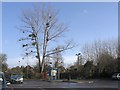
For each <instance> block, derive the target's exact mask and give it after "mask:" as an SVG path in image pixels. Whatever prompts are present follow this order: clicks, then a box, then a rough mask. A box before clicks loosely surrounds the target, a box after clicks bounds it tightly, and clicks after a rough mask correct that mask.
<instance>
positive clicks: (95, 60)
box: [68, 40, 120, 79]
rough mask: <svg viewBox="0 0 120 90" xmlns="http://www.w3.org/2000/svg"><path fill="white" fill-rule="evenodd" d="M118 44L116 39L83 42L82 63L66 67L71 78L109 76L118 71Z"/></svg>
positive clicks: (119, 49)
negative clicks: (90, 42)
mask: <svg viewBox="0 0 120 90" xmlns="http://www.w3.org/2000/svg"><path fill="white" fill-rule="evenodd" d="M119 47H120V45H119V44H118V41H117V40H106V41H105V40H104V41H100V40H99V41H95V42H94V43H92V44H85V45H84V47H83V51H82V58H81V61H82V64H79V65H78V64H76V63H75V64H74V65H72V66H70V67H69V68H68V72H69V73H70V75H71V78H72V79H84V78H111V76H112V75H113V74H114V73H116V72H120V68H119V66H120V60H119V53H120V48H119Z"/></svg>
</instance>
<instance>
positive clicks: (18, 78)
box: [11, 75, 23, 84]
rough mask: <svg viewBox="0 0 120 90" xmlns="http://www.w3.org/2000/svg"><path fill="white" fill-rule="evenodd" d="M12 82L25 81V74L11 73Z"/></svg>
mask: <svg viewBox="0 0 120 90" xmlns="http://www.w3.org/2000/svg"><path fill="white" fill-rule="evenodd" d="M11 83H20V84H22V83H23V75H11Z"/></svg>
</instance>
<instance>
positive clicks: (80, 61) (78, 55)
mask: <svg viewBox="0 0 120 90" xmlns="http://www.w3.org/2000/svg"><path fill="white" fill-rule="evenodd" d="M76 56H77V65H82V56H81V53H78V54H76Z"/></svg>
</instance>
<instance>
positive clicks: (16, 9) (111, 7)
mask: <svg viewBox="0 0 120 90" xmlns="http://www.w3.org/2000/svg"><path fill="white" fill-rule="evenodd" d="M47 4H48V5H49V4H50V5H51V6H52V7H53V8H55V9H56V10H57V9H58V10H60V12H59V20H60V21H61V22H63V23H65V24H66V25H67V24H68V25H69V31H68V32H67V33H65V39H67V40H69V39H73V40H74V42H76V43H78V44H79V46H78V47H76V48H74V49H72V50H69V51H68V52H66V53H65V54H64V55H63V56H64V57H65V62H66V63H67V62H68V61H70V62H74V61H75V60H76V56H75V54H76V53H78V52H80V51H81V48H82V46H83V45H84V44H85V43H91V42H93V41H95V40H108V39H112V38H117V37H118V6H117V2H116V3H113V2H108V3H105V2H103V3H100V2H99V3H97V2H96V3H94V2H85V3H83V2H77V3H65V2H63V3H62V2H59V3H47ZM34 5H38V6H39V5H41V3H30V2H29V3H12V2H11V3H10V2H9V3H2V51H3V53H6V54H7V56H8V65H9V66H10V67H13V66H15V65H17V64H18V60H22V59H21V58H22V52H23V51H24V50H23V49H22V47H21V44H20V43H19V42H18V39H19V37H20V32H19V30H17V29H16V26H18V25H20V19H19V17H20V16H21V14H22V10H24V9H31V8H33V6H34ZM70 59H71V60H70ZM33 62H34V61H33ZM33 62H31V63H33ZM70 62H68V63H70ZM24 63H25V62H23V61H21V64H24Z"/></svg>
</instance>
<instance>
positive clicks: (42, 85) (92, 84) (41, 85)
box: [9, 80, 120, 90]
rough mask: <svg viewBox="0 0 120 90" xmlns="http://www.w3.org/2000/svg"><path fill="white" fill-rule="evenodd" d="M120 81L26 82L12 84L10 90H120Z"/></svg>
mask: <svg viewBox="0 0 120 90" xmlns="http://www.w3.org/2000/svg"><path fill="white" fill-rule="evenodd" d="M119 86H120V81H113V80H92V81H80V82H76V83H75V82H74V83H72V82H60V81H59V82H58V81H52V82H48V81H41V80H26V81H24V83H23V84H11V85H10V86H9V90H23V89H25V90H27V89H28V90H120V89H119Z"/></svg>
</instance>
